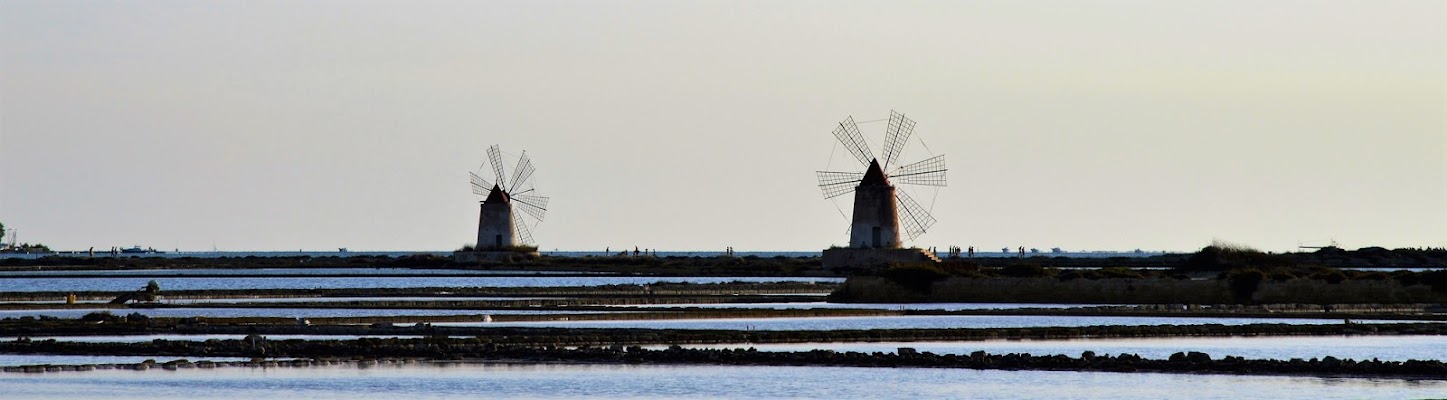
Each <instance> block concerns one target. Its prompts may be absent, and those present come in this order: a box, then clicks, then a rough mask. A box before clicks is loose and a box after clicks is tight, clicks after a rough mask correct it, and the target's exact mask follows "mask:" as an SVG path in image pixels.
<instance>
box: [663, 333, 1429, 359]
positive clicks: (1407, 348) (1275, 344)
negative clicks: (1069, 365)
mask: <svg viewBox="0 0 1447 400" xmlns="http://www.w3.org/2000/svg"><path fill="white" fill-rule="evenodd" d="M1443 342H1447V337H1443V336H1427V335H1420V336H1418V335H1414V336H1344V335H1340V336H1229V337H1178V338H1109V339H1070V340H982V341H959V342H847V343H765V344H751V343H735V344H707V345H685V346H683V347H685V348H694V349H747V348H754V349H756V350H758V351H810V350H816V349H818V350H834V351H839V352H846V351H854V352H862V353H873V352H883V353H894V352H895V351H897V350H898V349H899V348H900V347H909V348H913V349H915V350H918V351H922V352H926V351H927V352H931V353H935V354H962V355H963V354H970V353H971V352H975V351H984V352H986V353H990V354H1008V353H1030V354H1034V355H1049V354H1064V355H1068V356H1071V357H1079V356H1080V354H1081V353H1083V352H1086V351H1093V352H1095V353H1096V354H1098V355H1106V354H1111V355H1116V354H1135V355H1139V356H1141V357H1145V358H1152V359H1165V358H1169V357H1170V356H1171V354H1173V353H1176V352H1181V351H1199V352H1203V353H1206V354H1210V355H1211V357H1212V358H1217V359H1219V358H1222V357H1225V356H1237V357H1245V358H1252V359H1277V360H1290V359H1292V358H1300V359H1303V360H1305V359H1311V358H1323V357H1326V356H1332V357H1336V358H1340V359H1348V358H1350V359H1354V360H1371V359H1373V358H1375V359H1379V360H1382V361H1406V360H1441V359H1444V358H1447V349H1444V348H1443V347H1442V343H1443ZM644 347H647V348H651V349H661V348H667V347H668V346H663V345H659V346H644Z"/></svg>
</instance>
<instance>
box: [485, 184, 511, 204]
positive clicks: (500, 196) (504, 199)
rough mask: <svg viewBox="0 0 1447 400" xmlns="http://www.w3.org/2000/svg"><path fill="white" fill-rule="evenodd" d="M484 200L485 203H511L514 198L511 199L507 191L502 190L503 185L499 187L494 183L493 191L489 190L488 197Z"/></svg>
mask: <svg viewBox="0 0 1447 400" xmlns="http://www.w3.org/2000/svg"><path fill="white" fill-rule="evenodd" d="M482 202H483V203H489V204H491V203H504V204H507V203H511V202H512V199H510V198H509V197H508V195H507V192H504V191H502V188H501V187H498V186H497V185H492V191H491V192H488V194H487V199H486V200H483V201H482Z"/></svg>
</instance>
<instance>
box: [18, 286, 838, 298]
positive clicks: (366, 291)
mask: <svg viewBox="0 0 1447 400" xmlns="http://www.w3.org/2000/svg"><path fill="white" fill-rule="evenodd" d="M838 287H839V284H838V283H811V282H727V283H658V284H651V285H601V286H555V287H419V288H340V289H238V290H169V289H165V288H162V292H161V297H162V298H166V299H216V298H246V297H255V298H299V297H629V296H632V297H638V296H762V295H791V294H800V293H809V294H812V293H828V292H830V291H833V290H835V289H837V288H838ZM124 293H129V292H86V291H76V292H8V293H0V301H46V300H50V301H55V302H63V301H64V300H65V298H66V296H67V295H70V294H74V295H76V298H77V299H78V300H110V299H113V298H115V297H116V296H119V295H121V294H124Z"/></svg>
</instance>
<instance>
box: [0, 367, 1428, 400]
mask: <svg viewBox="0 0 1447 400" xmlns="http://www.w3.org/2000/svg"><path fill="white" fill-rule="evenodd" d="M158 361H162V360H160V359H158ZM0 393H5V394H6V396H5V398H6V399H72V398H120V399H196V398H238V399H239V398H250V399H257V398H297V399H302V398H304V399H387V400H392V399H399V398H408V399H411V398H549V399H553V398H579V397H589V398H608V399H665V398H668V399H672V398H797V399H855V398H859V399H885V398H888V399H922V398H924V399H933V398H993V399H1039V398H1077V399H1160V398H1180V397H1190V398H1195V399H1239V398H1277V399H1289V398H1313V399H1347V398H1422V397H1441V396H1443V395H1444V394H1447V383H1444V382H1441V381H1409V380H1396V379H1361V378H1311V377H1287V376H1234V375H1193V374H1180V375H1175V374H1141V373H1138V374H1122V373H1107V372H1052V371H976V370H964V369H924V368H850V367H762V366H761V367H733V366H684V365H677V366H674V365H669V366H627V365H511V364H480V365H479V364H466V365H449V366H437V365H430V364H416V365H404V366H394V365H381V366H373V367H358V366H353V365H343V366H325V367H309V368H286V367H282V368H249V367H240V368H221V369H214V370H211V369H207V370H201V369H181V370H176V371H165V370H150V371H117V370H103V371H89V372H64V373H46V374H3V375H0Z"/></svg>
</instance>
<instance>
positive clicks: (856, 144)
mask: <svg viewBox="0 0 1447 400" xmlns="http://www.w3.org/2000/svg"><path fill="white" fill-rule="evenodd" d="M834 137H837V138H839V142H840V143H843V144H844V148H846V149H849V152H850V153H852V154H854V158H857V159H859V163H860V164H863V165H869V161H870V160H873V159H874V152H871V151H869V144H868V143H866V142H865V141H864V135H861V134H859V126H858V125H855V124H854V117H853V116H850V117H848V118H845V119H844V121H843V122H840V123H839V127H838V128H834Z"/></svg>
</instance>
